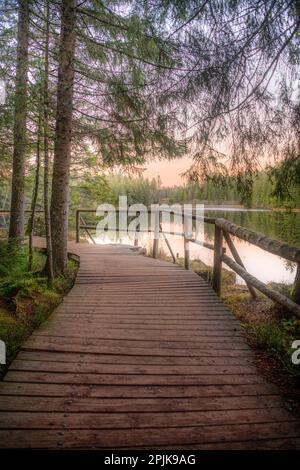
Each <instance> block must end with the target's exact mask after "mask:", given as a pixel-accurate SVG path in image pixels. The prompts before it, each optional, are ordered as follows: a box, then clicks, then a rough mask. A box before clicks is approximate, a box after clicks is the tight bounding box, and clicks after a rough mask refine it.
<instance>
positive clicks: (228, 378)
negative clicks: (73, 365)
mask: <svg viewBox="0 0 300 470" xmlns="http://www.w3.org/2000/svg"><path fill="white" fill-rule="evenodd" d="M5 380H6V381H7V382H36V383H38V382H42V383H56V384H59V383H61V384H84V385H87V384H88V385H102V384H103V385H230V384H231V385H232V384H239V385H243V384H256V383H263V382H264V381H263V379H262V378H261V377H260V376H258V375H256V374H238V375H237V374H218V375H217V374H213V373H212V374H208V375H204V374H202V375H150V374H149V375H142V374H136V375H134V374H88V373H73V374H72V373H65V372H64V373H55V372H37V371H31V372H27V371H15V370H9V371H8V373H7V374H6V376H5Z"/></svg>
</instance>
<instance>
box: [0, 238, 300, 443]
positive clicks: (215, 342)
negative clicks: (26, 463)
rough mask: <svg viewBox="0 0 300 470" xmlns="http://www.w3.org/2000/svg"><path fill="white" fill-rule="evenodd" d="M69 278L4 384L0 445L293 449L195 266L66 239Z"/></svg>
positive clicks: (279, 411) (273, 396) (292, 425)
mask: <svg viewBox="0 0 300 470" xmlns="http://www.w3.org/2000/svg"><path fill="white" fill-rule="evenodd" d="M70 250H71V251H73V252H75V253H77V254H79V255H80V259H81V263H80V269H79V273H78V276H77V279H76V283H75V285H74V287H73V289H72V290H71V291H70V293H69V294H68V295H67V296H66V297H65V299H64V301H63V302H62V304H61V305H60V306H59V307H58V308H57V309H56V310H55V312H53V314H52V315H51V317H50V319H49V320H48V321H47V322H46V323H45V324H43V325H42V326H41V327H40V328H39V329H38V330H36V331H35V332H34V333H33V334H32V335H31V337H30V338H29V339H28V340H27V341H26V343H25V344H24V345H23V348H22V350H21V351H20V353H19V354H18V356H17V358H16V359H15V361H14V362H13V363H12V364H11V366H10V369H9V371H8V373H7V375H6V377H5V379H4V382H2V383H1V384H0V446H1V447H35V448H36V447H38V448H106V449H118V448H119V449H121V448H127V449H128V448H130V449H135V448H148V449H161V448H162V449H168V448H169V449H170V448H172V449H279V448H284V449H286V448H299V447H300V431H299V426H298V423H297V422H296V420H295V419H294V418H293V417H292V416H291V415H290V414H289V412H288V411H286V410H285V407H284V404H283V403H282V400H281V398H280V396H279V394H278V391H277V389H276V388H275V387H274V386H273V385H271V384H268V383H266V381H265V380H264V379H263V378H262V377H261V376H260V375H259V374H258V372H257V370H256V368H255V364H254V360H253V354H252V351H251V349H250V348H249V347H248V345H247V344H246V341H245V339H244V337H243V333H242V331H241V329H240V327H239V324H238V322H237V321H236V320H235V319H234V318H233V317H232V315H231V314H230V313H229V311H228V310H227V309H226V308H225V307H224V305H223V304H222V302H221V301H220V300H219V299H218V297H217V296H216V294H215V293H214V292H213V290H212V289H211V288H210V287H209V286H208V285H207V284H206V283H205V282H204V281H203V280H201V279H200V278H199V277H198V276H197V275H196V274H194V273H192V272H190V271H186V270H184V269H182V268H179V267H177V266H174V265H172V264H170V263H166V262H163V261H158V260H153V259H151V258H146V257H143V256H141V255H139V254H138V253H137V252H136V251H133V250H132V249H130V248H129V247H124V246H123V247H122V246H96V245H76V244H73V245H70Z"/></svg>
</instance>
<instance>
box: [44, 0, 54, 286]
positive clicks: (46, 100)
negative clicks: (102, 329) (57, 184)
mask: <svg viewBox="0 0 300 470" xmlns="http://www.w3.org/2000/svg"><path fill="white" fill-rule="evenodd" d="M49 17H50V8H49V0H47V1H46V4H45V22H46V32H45V57H44V60H45V68H44V74H45V76H44V212H45V232H46V247H47V263H46V269H47V275H48V281H49V284H50V286H51V285H52V283H53V277H54V276H53V256H52V241H51V219H50V204H49V25H50V18H49Z"/></svg>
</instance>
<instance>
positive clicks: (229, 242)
mask: <svg viewBox="0 0 300 470" xmlns="http://www.w3.org/2000/svg"><path fill="white" fill-rule="evenodd" d="M223 235H224V238H225V241H226V243H227V245H228V248H229V249H230V251H231V253H232V256H233V257H234V259H235V261H236V262H237V263H238V264H239V265H240V266H242V268H244V269H245V266H244V263H243V261H242V259H241V257H240V255H239V253H238V251H237V249H236V247H235V246H234V243H233V241H232V240H231V238H230V235H229V233H228V232H223ZM246 284H247V287H248V289H249V292H250V294H251V296H252V298H253V299H254V300H255V299H256V298H257V295H256V292H255V290H254V289H253V287H252V286H251V284H249V283H248V282H246Z"/></svg>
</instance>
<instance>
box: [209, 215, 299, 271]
mask: <svg viewBox="0 0 300 470" xmlns="http://www.w3.org/2000/svg"><path fill="white" fill-rule="evenodd" d="M215 223H216V226H217V227H219V228H221V229H223V230H224V231H226V232H229V233H231V234H232V235H234V236H236V237H238V238H241V239H242V240H245V241H246V242H249V243H252V244H253V245H256V246H258V247H259V248H262V249H263V250H265V251H268V252H269V253H272V254H273V255H277V256H281V257H282V258H285V259H288V260H290V261H293V262H294V263H300V248H297V247H294V246H291V245H289V244H288V243H283V242H280V241H278V240H274V239H273V238H269V237H266V236H265V235H263V234H261V233H257V232H255V231H254V230H249V229H248V228H245V227H241V226H239V225H236V224H233V223H232V222H229V221H228V220H226V219H216V221H215Z"/></svg>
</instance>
